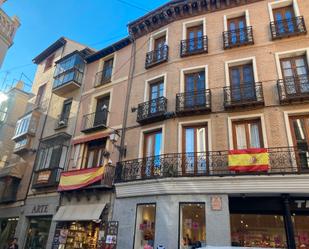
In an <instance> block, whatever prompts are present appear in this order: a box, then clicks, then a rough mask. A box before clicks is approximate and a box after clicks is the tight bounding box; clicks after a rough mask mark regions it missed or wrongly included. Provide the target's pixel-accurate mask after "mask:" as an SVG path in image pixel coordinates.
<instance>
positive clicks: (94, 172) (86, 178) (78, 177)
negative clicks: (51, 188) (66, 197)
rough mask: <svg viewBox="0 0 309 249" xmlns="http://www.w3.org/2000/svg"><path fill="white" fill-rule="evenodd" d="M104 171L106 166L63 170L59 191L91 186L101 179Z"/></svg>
mask: <svg viewBox="0 0 309 249" xmlns="http://www.w3.org/2000/svg"><path fill="white" fill-rule="evenodd" d="M103 173H104V167H99V168H90V169H81V170H73V171H68V172H63V173H62V174H61V177H60V183H59V186H58V191H68V190H75V189H80V188H83V187H86V186H89V185H90V184H92V183H95V182H97V181H100V180H101V179H102V177H103Z"/></svg>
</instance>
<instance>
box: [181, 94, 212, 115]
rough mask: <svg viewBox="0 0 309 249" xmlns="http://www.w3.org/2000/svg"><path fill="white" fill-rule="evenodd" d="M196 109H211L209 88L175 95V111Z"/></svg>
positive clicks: (182, 111)
mask: <svg viewBox="0 0 309 249" xmlns="http://www.w3.org/2000/svg"><path fill="white" fill-rule="evenodd" d="M196 111H211V91H210V89H206V90H200V91H193V92H185V93H178V94H177V95H176V113H184V112H196Z"/></svg>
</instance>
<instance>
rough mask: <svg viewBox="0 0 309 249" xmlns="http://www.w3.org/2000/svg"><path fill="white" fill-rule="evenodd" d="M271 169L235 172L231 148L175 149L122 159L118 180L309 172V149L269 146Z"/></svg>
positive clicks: (117, 175) (117, 172) (117, 173)
mask: <svg viewBox="0 0 309 249" xmlns="http://www.w3.org/2000/svg"><path fill="white" fill-rule="evenodd" d="M268 153H269V170H268V171H267V172H241V173H240V172H235V171H231V170H229V168H228V151H215V152H213V151H212V152H200V153H182V154H181V153H180V154H179V153H178V154H177V153H174V154H165V155H160V156H154V157H146V158H138V159H134V160H129V161H123V162H120V163H118V165H117V169H116V179H115V181H116V182H126V181H136V180H147V179H156V178H168V177H195V176H237V175H263V174H264V175H269V174H280V175H282V174H300V173H307V174H308V173H309V171H308V169H309V164H308V158H309V152H308V151H300V150H297V149H296V148H293V147H287V148H269V149H268Z"/></svg>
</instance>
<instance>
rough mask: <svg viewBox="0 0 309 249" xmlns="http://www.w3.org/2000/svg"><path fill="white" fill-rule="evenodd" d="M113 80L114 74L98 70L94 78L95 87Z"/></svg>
mask: <svg viewBox="0 0 309 249" xmlns="http://www.w3.org/2000/svg"><path fill="white" fill-rule="evenodd" d="M111 80H112V75H110V76H108V77H107V76H106V75H104V71H101V72H97V73H96V75H95V79H94V87H98V86H103V85H105V84H107V83H110V82H111Z"/></svg>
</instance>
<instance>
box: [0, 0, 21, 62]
mask: <svg viewBox="0 0 309 249" xmlns="http://www.w3.org/2000/svg"><path fill="white" fill-rule="evenodd" d="M4 2H5V1H4V0H2V1H0V67H1V65H2V62H3V60H4V57H5V54H6V52H7V51H8V49H9V48H10V47H11V46H12V44H13V40H14V37H15V34H16V31H17V29H18V28H19V26H20V22H19V19H18V17H17V16H13V17H12V18H11V17H9V16H8V15H7V14H6V13H5V12H4V11H3V10H2V8H1V6H2V4H3V3H4Z"/></svg>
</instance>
